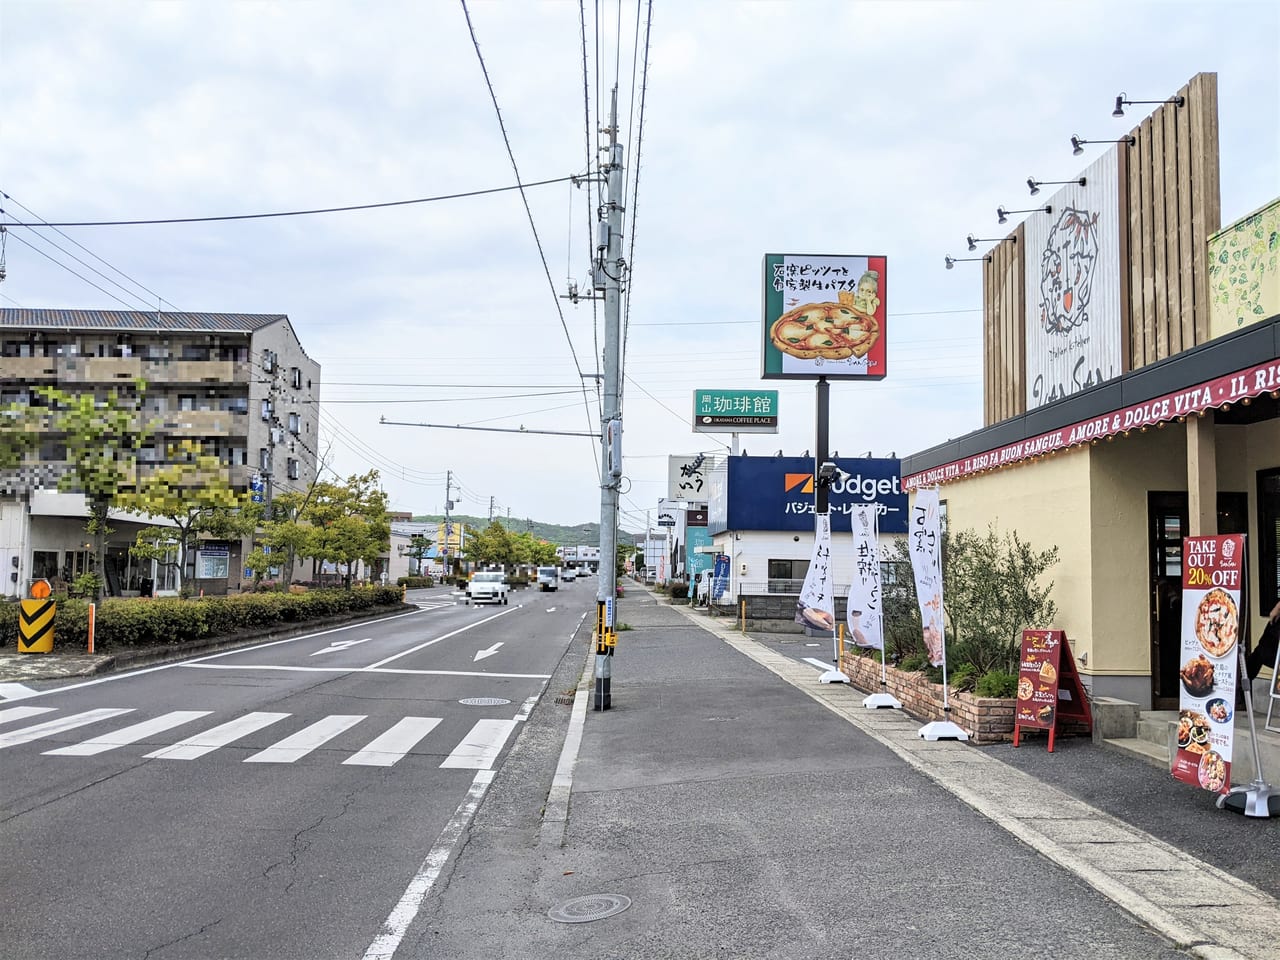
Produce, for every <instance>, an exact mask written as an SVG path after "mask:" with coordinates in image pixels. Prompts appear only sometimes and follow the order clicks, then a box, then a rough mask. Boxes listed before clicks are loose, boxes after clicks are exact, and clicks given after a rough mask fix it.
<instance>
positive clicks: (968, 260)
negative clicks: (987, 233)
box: [943, 247, 991, 270]
mask: <svg viewBox="0 0 1280 960" xmlns="http://www.w3.org/2000/svg"><path fill="white" fill-rule="evenodd" d="M970 249H972V247H971V248H970ZM943 260H944V262H945V263H946V265H947V269H948V270H951V269H954V267H955V265H956V264H957V263H976V262H977V261H979V260H985V261H986V262H987V263H990V262H991V257H990V256H989V255H988V256H985V257H944V258H943Z"/></svg>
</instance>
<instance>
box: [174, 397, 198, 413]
mask: <svg viewBox="0 0 1280 960" xmlns="http://www.w3.org/2000/svg"><path fill="white" fill-rule="evenodd" d="M195 408H196V398H195V394H193V393H180V394H178V409H179V410H194V409H195Z"/></svg>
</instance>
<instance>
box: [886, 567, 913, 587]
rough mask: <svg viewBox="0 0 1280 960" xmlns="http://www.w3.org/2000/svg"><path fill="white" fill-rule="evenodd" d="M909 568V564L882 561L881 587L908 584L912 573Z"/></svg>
mask: <svg viewBox="0 0 1280 960" xmlns="http://www.w3.org/2000/svg"><path fill="white" fill-rule="evenodd" d="M909 566H910V565H909V564H905V563H898V562H896V561H891V560H882V561H881V562H880V585H881V586H882V587H895V586H897V585H898V584H899V583H906V582H907V580H908V577H909V575H910V572H911V571H910V569H909Z"/></svg>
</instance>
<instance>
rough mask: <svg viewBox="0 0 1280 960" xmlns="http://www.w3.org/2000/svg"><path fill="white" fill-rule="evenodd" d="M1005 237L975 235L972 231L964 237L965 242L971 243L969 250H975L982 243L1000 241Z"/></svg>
mask: <svg viewBox="0 0 1280 960" xmlns="http://www.w3.org/2000/svg"><path fill="white" fill-rule="evenodd" d="M1003 239H1004V237H975V236H974V235H973V234H972V233H971V234H969V235H968V236H967V237H965V238H964V242H965V243H967V244H968V245H969V251H970V252H973V251H974V250H977V249H978V244H980V243H999V242H1000V241H1001V240H1003Z"/></svg>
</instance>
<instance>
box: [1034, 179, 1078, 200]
mask: <svg viewBox="0 0 1280 960" xmlns="http://www.w3.org/2000/svg"><path fill="white" fill-rule="evenodd" d="M1066 183H1078V184H1080V186H1082V187H1083V186H1084V185H1085V178H1084V177H1081V178H1080V179H1079V180H1037V179H1036V178H1035V177H1027V186H1028V187H1030V188H1031V195H1032V196H1033V197H1034V196H1035V195H1036V194H1038V193H1039V192H1040V188H1041V187H1043V186H1047V185H1052V186H1060V185H1062V184H1066Z"/></svg>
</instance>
